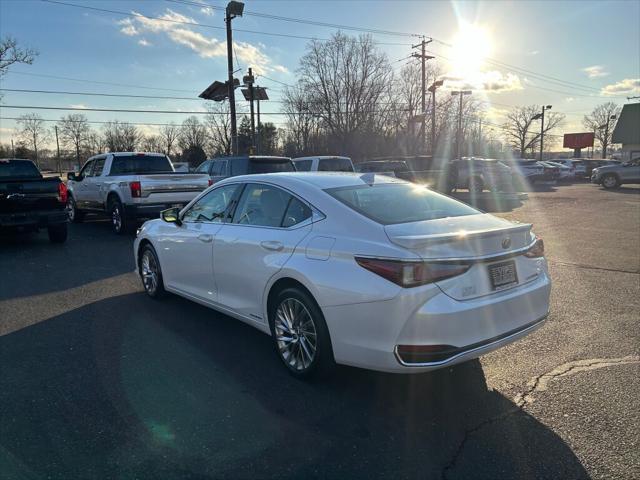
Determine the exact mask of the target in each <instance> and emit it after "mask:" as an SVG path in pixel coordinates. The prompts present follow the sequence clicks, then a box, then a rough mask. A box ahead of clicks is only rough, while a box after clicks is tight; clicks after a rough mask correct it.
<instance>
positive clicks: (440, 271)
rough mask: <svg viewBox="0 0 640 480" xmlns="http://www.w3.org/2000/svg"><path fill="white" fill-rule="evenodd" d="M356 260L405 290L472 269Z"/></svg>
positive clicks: (463, 265) (422, 263) (464, 265)
mask: <svg viewBox="0 0 640 480" xmlns="http://www.w3.org/2000/svg"><path fill="white" fill-rule="evenodd" d="M355 260H356V262H357V263H358V265H360V266H361V267H363V268H366V269H367V270H369V271H370V272H373V273H375V274H376V275H380V276H381V277H383V278H385V279H387V280H389V281H390V282H393V283H395V284H396V285H400V286H401V287H404V288H409V287H417V286H418V285H425V284H427V283H432V282H437V281H439V280H444V279H445V278H450V277H454V276H456V275H460V274H462V273H464V272H466V271H467V270H469V268H470V267H471V265H468V264H460V263H426V262H410V261H405V260H387V259H381V258H365V257H355Z"/></svg>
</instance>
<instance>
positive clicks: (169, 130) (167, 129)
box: [160, 123, 180, 156]
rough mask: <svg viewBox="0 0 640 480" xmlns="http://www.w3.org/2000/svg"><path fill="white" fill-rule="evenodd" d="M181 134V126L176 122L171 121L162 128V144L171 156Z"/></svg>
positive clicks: (163, 149) (165, 151)
mask: <svg viewBox="0 0 640 480" xmlns="http://www.w3.org/2000/svg"><path fill="white" fill-rule="evenodd" d="M179 136H180V128H179V127H178V126H177V125H176V124H175V123H169V124H167V125H163V126H162V128H161V129H160V141H161V145H162V151H163V152H164V153H165V154H167V155H169V156H171V149H172V148H173V147H174V145H175V144H176V143H177V141H178V137H179Z"/></svg>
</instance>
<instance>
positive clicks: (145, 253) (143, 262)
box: [139, 245, 167, 300]
mask: <svg viewBox="0 0 640 480" xmlns="http://www.w3.org/2000/svg"><path fill="white" fill-rule="evenodd" d="M139 268H140V270H139V271H140V278H141V279H142V286H143V287H144V291H145V292H146V293H147V295H149V296H150V297H151V298H153V299H155V300H159V299H161V298H163V297H164V296H165V295H166V294H167V292H166V290H165V289H164V280H163V278H162V269H161V268H160V261H159V260H158V256H157V255H156V251H155V250H154V249H153V247H152V246H151V245H145V246H144V247H142V251H141V253H140V265H139Z"/></svg>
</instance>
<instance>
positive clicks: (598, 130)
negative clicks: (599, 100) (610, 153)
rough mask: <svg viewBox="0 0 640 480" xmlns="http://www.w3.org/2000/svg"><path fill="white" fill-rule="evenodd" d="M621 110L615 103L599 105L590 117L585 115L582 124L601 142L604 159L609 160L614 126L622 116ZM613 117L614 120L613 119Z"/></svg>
mask: <svg viewBox="0 0 640 480" xmlns="http://www.w3.org/2000/svg"><path fill="white" fill-rule="evenodd" d="M620 111H621V108H620V107H619V106H618V105H616V104H615V103H613V102H606V103H603V104H600V105H598V106H597V107H596V108H594V109H593V111H592V112H591V113H590V114H589V115H585V116H584V118H583V120H582V124H583V125H584V128H587V129H589V131H593V132H594V135H595V138H596V140H598V142H600V147H601V149H602V158H607V147H608V146H609V144H611V137H612V136H613V125H614V124H615V119H616V118H617V117H618V116H619V115H620ZM612 117H613V118H612Z"/></svg>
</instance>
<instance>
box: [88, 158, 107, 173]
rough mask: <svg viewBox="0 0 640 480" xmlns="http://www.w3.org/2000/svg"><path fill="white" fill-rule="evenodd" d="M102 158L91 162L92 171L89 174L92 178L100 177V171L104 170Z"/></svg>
mask: <svg viewBox="0 0 640 480" xmlns="http://www.w3.org/2000/svg"><path fill="white" fill-rule="evenodd" d="M104 160H105V159H104V157H102V158H96V159H95V161H94V162H93V171H92V172H91V176H92V177H99V176H100V175H102V170H103V169H104Z"/></svg>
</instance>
